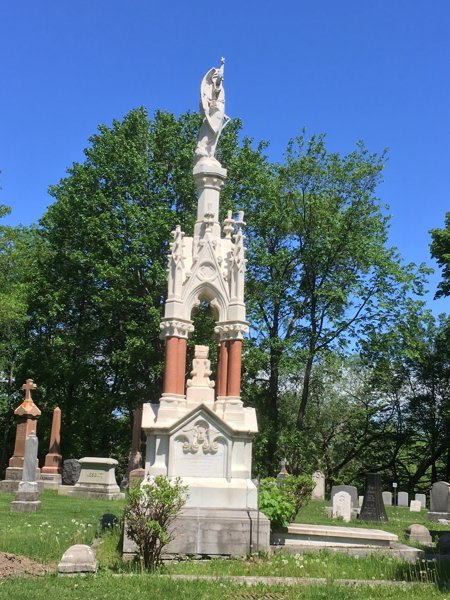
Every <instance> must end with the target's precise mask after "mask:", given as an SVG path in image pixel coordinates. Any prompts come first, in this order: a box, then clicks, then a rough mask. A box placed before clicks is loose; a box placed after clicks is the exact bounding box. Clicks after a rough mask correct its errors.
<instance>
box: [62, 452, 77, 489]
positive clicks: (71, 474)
mask: <svg viewBox="0 0 450 600" xmlns="http://www.w3.org/2000/svg"><path fill="white" fill-rule="evenodd" d="M80 472H81V463H80V461H79V460H76V459H75V458H69V459H68V460H65V461H64V463H63V472H62V484H63V485H75V484H76V483H77V481H78V478H79V477H80Z"/></svg>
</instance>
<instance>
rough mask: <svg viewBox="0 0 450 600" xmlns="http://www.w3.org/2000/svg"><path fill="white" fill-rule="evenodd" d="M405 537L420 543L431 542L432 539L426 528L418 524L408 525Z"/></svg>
mask: <svg viewBox="0 0 450 600" xmlns="http://www.w3.org/2000/svg"><path fill="white" fill-rule="evenodd" d="M405 537H406V539H409V540H411V541H412V542H420V543H422V544H431V543H432V541H433V540H432V538H431V535H430V532H429V531H428V529H427V528H426V527H424V526H423V525H419V524H417V525H410V526H409V527H408V529H407V530H406V531H405Z"/></svg>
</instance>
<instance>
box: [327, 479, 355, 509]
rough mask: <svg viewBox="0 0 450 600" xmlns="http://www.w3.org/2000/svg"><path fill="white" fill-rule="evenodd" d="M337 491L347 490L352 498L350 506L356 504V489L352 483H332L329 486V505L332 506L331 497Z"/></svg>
mask: <svg viewBox="0 0 450 600" xmlns="http://www.w3.org/2000/svg"><path fill="white" fill-rule="evenodd" d="M339 492H347V494H350V498H351V500H352V507H353V508H356V507H357V506H358V490H357V489H356V488H355V486H353V485H333V487H332V488H331V505H332V506H333V497H334V495H335V494H338V493H339Z"/></svg>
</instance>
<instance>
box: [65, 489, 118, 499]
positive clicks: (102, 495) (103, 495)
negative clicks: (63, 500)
mask: <svg viewBox="0 0 450 600" xmlns="http://www.w3.org/2000/svg"><path fill="white" fill-rule="evenodd" d="M67 496H70V497H71V498H85V499H87V500H125V494H124V493H123V492H117V493H116V494H109V493H108V492H87V491H82V490H73V491H72V492H69V493H68V494H67Z"/></svg>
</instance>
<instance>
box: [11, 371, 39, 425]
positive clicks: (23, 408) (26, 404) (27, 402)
mask: <svg viewBox="0 0 450 600" xmlns="http://www.w3.org/2000/svg"><path fill="white" fill-rule="evenodd" d="M36 388H37V385H36V384H35V383H34V382H33V380H32V379H27V380H26V382H25V383H24V384H23V386H22V387H21V389H22V390H23V391H24V394H25V395H24V399H23V402H22V404H21V405H20V406H19V407H18V408H17V409H16V410H15V411H14V414H15V415H17V416H19V417H20V416H23V415H30V416H32V417H39V415H40V414H41V411H40V410H39V409H38V407H37V406H36V404H35V403H34V402H33V398H32V397H31V391H32V390H35V389H36ZM30 433H31V432H29V434H30Z"/></svg>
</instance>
